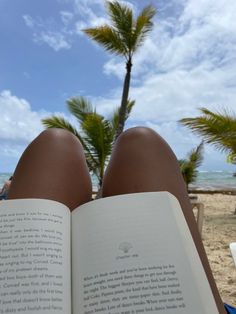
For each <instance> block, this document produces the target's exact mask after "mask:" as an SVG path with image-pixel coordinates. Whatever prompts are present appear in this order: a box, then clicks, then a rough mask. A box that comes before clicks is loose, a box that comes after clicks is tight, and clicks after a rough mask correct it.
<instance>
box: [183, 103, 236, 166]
mask: <svg viewBox="0 0 236 314" xmlns="http://www.w3.org/2000/svg"><path fill="white" fill-rule="evenodd" d="M200 111H201V113H202V115H200V116H198V117H196V118H184V119H181V120H179V122H180V123H181V124H183V125H184V126H186V127H188V128H189V129H191V130H192V131H193V132H194V133H196V134H198V135H200V136H202V137H203V139H204V141H205V142H206V143H209V144H212V145H214V146H215V147H216V149H218V150H220V151H224V152H227V153H228V155H227V161H228V162H230V163H233V164H236V116H235V114H234V113H232V112H228V111H227V110H226V109H224V110H223V111H222V112H213V111H210V110H209V109H207V108H200Z"/></svg>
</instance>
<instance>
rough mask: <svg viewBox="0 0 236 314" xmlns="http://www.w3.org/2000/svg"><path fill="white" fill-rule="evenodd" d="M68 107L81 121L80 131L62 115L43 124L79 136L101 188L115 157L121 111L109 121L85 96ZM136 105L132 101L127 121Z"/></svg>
mask: <svg viewBox="0 0 236 314" xmlns="http://www.w3.org/2000/svg"><path fill="white" fill-rule="evenodd" d="M67 106H68V109H69V111H70V112H71V114H72V115H74V116H75V118H76V119H77V121H78V122H79V127H80V129H76V128H75V127H74V126H72V125H71V124H70V122H68V121H67V120H65V119H64V118H63V117H59V116H52V117H50V118H46V119H43V120H42V123H43V125H44V126H45V127H47V128H61V129H66V130H68V131H70V132H71V133H73V134H74V135H75V136H77V138H78V139H79V140H80V142H81V144H82V145H83V148H84V152H85V157H86V161H87V164H88V167H89V170H90V171H91V172H92V173H93V174H94V175H95V176H96V177H97V179H98V183H99V187H100V186H101V185H102V180H103V175H104V170H105V166H106V163H107V161H108V159H109V156H110V154H111V149H112V144H113V141H114V135H115V130H116V128H117V116H118V111H119V109H116V110H115V112H114V113H113V115H112V117H111V119H105V118H104V117H103V116H102V115H100V114H98V113H97V112H96V110H95V108H93V106H92V104H91V103H90V102H89V101H88V100H87V99H85V98H83V97H76V98H71V99H69V100H68V101H67ZM133 106H134V101H128V107H127V111H126V115H125V120H126V119H127V118H128V117H129V114H130V112H131V110H132V107H133Z"/></svg>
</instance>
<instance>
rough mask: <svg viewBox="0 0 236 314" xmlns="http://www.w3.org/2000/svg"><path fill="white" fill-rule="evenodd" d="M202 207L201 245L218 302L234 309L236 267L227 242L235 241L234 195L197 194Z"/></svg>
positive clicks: (235, 304) (235, 301)
mask: <svg viewBox="0 0 236 314" xmlns="http://www.w3.org/2000/svg"><path fill="white" fill-rule="evenodd" d="M198 199H199V200H201V201H202V202H203V203H204V205H205V209H204V222H203V233H202V238H203V243H204V246H205V249H206V252H207V256H208V259H209V262H210V265H211V268H212V271H213V275H214V278H215V280H216V284H217V286H218V289H219V292H220V295H221V297H222V300H223V301H224V302H225V303H228V304H230V305H232V306H236V267H235V265H234V261H233V258H232V256H231V253H230V249H229V243H230V242H236V215H235V214H234V212H235V207H236V196H235V195H234V196H231V195H223V194H213V195H210V194H199V195H198Z"/></svg>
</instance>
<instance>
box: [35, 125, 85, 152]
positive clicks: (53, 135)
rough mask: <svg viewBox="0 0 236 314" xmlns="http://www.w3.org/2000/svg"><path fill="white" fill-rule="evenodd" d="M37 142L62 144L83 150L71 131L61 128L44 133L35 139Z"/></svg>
mask: <svg viewBox="0 0 236 314" xmlns="http://www.w3.org/2000/svg"><path fill="white" fill-rule="evenodd" d="M35 140H36V141H37V142H43V143H51V144H52V145H53V144H54V145H55V144H59V143H60V144H62V143H63V145H72V144H74V145H78V146H80V147H81V148H82V145H81V143H80V141H79V139H78V138H77V137H76V136H75V135H74V134H73V133H71V132H70V131H68V130H65V129H60V128H49V129H46V130H44V131H42V132H41V133H40V134H39V136H38V137H37V138H36V139H35Z"/></svg>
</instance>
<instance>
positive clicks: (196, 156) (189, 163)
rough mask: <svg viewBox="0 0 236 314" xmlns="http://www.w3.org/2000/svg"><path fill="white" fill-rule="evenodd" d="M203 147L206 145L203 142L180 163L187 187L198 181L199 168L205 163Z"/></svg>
mask: <svg viewBox="0 0 236 314" xmlns="http://www.w3.org/2000/svg"><path fill="white" fill-rule="evenodd" d="M203 145H204V143H203V142H201V143H200V144H199V145H198V146H197V147H196V148H195V149H192V150H191V151H190V152H189V153H188V155H187V158H186V159H180V160H179V161H178V162H179V165H180V170H181V172H182V175H183V178H184V181H185V183H186V184H187V187H188V185H189V184H190V183H193V182H195V181H196V178H197V173H198V171H197V168H198V167H199V166H200V165H201V163H202V161H203Z"/></svg>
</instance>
